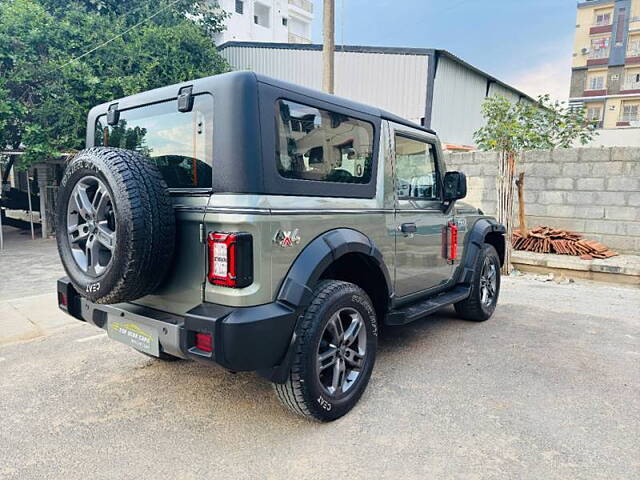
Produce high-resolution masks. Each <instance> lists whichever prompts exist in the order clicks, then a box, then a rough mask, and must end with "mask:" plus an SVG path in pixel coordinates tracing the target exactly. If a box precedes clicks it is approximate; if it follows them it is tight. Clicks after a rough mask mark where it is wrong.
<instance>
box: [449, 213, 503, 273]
mask: <svg viewBox="0 0 640 480" xmlns="http://www.w3.org/2000/svg"><path fill="white" fill-rule="evenodd" d="M505 231H506V230H505V228H504V225H502V224H501V223H498V221H497V220H496V219H495V218H492V217H482V218H479V219H478V220H476V221H475V222H474V223H473V225H472V226H471V227H470V228H469V231H468V232H467V235H466V236H465V247H464V258H463V260H462V262H461V264H460V271H459V277H458V283H469V282H470V281H471V279H472V278H473V272H474V268H475V259H476V257H477V256H478V254H479V253H480V250H481V249H482V246H483V245H484V244H485V243H488V244H490V245H492V246H493V247H494V248H495V249H496V251H497V252H498V257H499V258H500V266H502V265H503V264H504V256H505V248H506V245H505V238H504V234H505Z"/></svg>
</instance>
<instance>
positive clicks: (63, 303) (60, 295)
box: [58, 292, 69, 308]
mask: <svg viewBox="0 0 640 480" xmlns="http://www.w3.org/2000/svg"><path fill="white" fill-rule="evenodd" d="M58 305H60V306H61V307H65V308H66V307H68V306H69V304H68V300H67V296H66V295H65V294H64V293H62V292H58Z"/></svg>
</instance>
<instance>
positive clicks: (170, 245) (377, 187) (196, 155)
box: [57, 72, 505, 421]
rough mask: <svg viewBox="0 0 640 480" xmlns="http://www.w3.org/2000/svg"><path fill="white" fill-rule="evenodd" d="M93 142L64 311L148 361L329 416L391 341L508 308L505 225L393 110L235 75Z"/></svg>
mask: <svg viewBox="0 0 640 480" xmlns="http://www.w3.org/2000/svg"><path fill="white" fill-rule="evenodd" d="M86 142H87V149H86V150H84V151H82V152H80V153H79V154H78V155H77V156H75V158H73V159H72V160H71V161H70V163H69V164H68V166H67V168H66V172H65V175H64V179H63V181H62V183H61V186H60V195H59V199H58V204H57V205H58V210H57V225H58V232H59V233H58V237H57V238H58V248H59V252H60V257H61V259H62V263H63V264H64V267H65V269H66V272H67V275H68V276H67V277H65V278H63V279H60V280H59V281H58V301H59V306H60V308H62V309H63V310H65V311H67V312H68V313H69V314H70V315H72V316H74V317H75V318H77V319H78V320H81V321H85V322H88V323H91V324H93V325H95V326H97V327H99V328H102V329H104V330H106V331H107V332H108V334H109V336H110V337H112V338H114V339H116V340H119V341H122V342H124V343H126V344H127V345H130V346H132V347H134V348H136V349H138V350H140V351H141V352H143V353H145V354H147V355H151V356H154V357H158V358H160V359H164V360H174V359H177V358H183V359H193V360H197V361H201V362H204V363H208V364H217V365H220V366H222V367H224V368H226V369H228V370H231V371H257V372H258V373H259V374H260V375H262V376H263V377H265V378H267V379H269V380H270V381H272V382H273V383H274V385H275V391H276V393H277V395H278V396H279V398H280V399H281V400H282V402H283V403H284V404H285V405H286V406H287V407H289V408H290V409H291V410H293V411H294V412H296V413H299V414H302V415H305V416H309V417H313V418H316V419H319V420H322V421H330V420H334V419H336V418H339V417H340V416H342V415H344V414H345V413H347V412H348V411H349V410H350V409H351V408H352V407H353V406H354V405H355V403H356V402H357V401H358V399H359V397H360V396H361V395H362V392H363V391H364V389H365V388H366V385H367V383H368V381H369V377H370V376H371V372H372V369H373V365H374V362H375V357H376V345H377V336H378V332H379V330H380V329H381V328H384V327H386V326H391V325H404V324H406V323H408V322H411V321H413V320H416V319H418V318H421V317H423V316H425V315H427V314H429V313H432V312H434V311H436V310H438V309H439V308H441V307H443V306H445V305H448V304H454V305H455V309H456V311H457V312H458V314H460V315H461V316H462V317H464V318H467V319H469V320H475V321H482V320H486V319H488V318H489V317H490V316H491V315H492V313H493V311H494V309H495V307H496V302H497V299H498V293H499V289H500V266H501V264H502V262H503V258H504V249H505V243H504V228H503V227H502V226H501V225H499V224H498V223H497V222H496V221H495V220H494V219H493V218H491V217H487V216H485V215H483V213H482V212H481V211H480V210H478V209H476V208H473V207H471V206H469V205H465V204H462V203H460V202H456V201H457V200H459V199H461V198H463V197H464V196H465V194H466V179H465V176H464V174H462V173H459V172H447V171H446V168H445V165H444V162H443V159H442V155H441V150H440V144H439V142H438V138H437V137H436V135H435V133H434V132H433V131H431V130H429V129H426V128H422V127H420V126H419V125H416V124H413V123H411V122H408V121H406V120H404V119H402V118H399V117H397V116H395V115H393V114H390V113H387V112H384V111H381V110H379V109H377V108H372V107H369V106H366V105H362V104H358V103H354V102H351V101H348V100H344V99H340V98H337V97H334V96H331V95H326V94H324V93H320V92H317V91H313V90H309V89H306V88H302V87H299V86H296V85H291V84H288V83H283V82H280V81H278V80H274V79H271V78H267V77H264V76H260V75H255V74H253V73H248V72H236V73H229V74H224V75H219V76H215V77H210V78H204V79H200V80H195V81H193V82H187V83H185V84H181V85H175V86H169V87H165V88H161V89H158V90H153V91H149V92H145V93H141V94H138V95H134V96H131V97H127V98H123V99H120V100H117V101H114V102H111V103H108V104H104V105H100V106H97V107H95V108H93V109H92V110H91V112H90V113H89V117H88V122H87V140H86Z"/></svg>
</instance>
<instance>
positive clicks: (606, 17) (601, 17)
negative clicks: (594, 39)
mask: <svg viewBox="0 0 640 480" xmlns="http://www.w3.org/2000/svg"><path fill="white" fill-rule="evenodd" d="M593 24H594V25H596V26H604V25H611V12H597V11H596V14H595V20H594V22H593Z"/></svg>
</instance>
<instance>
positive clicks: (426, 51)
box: [218, 41, 536, 102]
mask: <svg viewBox="0 0 640 480" xmlns="http://www.w3.org/2000/svg"><path fill="white" fill-rule="evenodd" d="M229 47H249V48H271V49H277V50H311V51H319V50H322V45H320V44H317V43H278V42H239V41H231V42H225V43H223V44H222V45H220V46H218V50H224V49H225V48H229ZM335 50H336V52H353V53H381V54H385V53H386V54H389V55H394V54H395V55H432V56H440V57H446V58H448V59H450V60H452V61H454V62H456V63H459V64H460V65H462V66H464V67H465V68H467V69H469V70H471V71H472V72H474V73H477V74H478V75H481V76H483V77H485V78H486V79H487V80H489V81H490V82H493V83H496V84H498V85H501V86H503V87H505V88H507V89H509V90H512V91H513V92H515V93H516V94H518V95H519V96H520V97H522V98H526V99H528V100H530V101H532V102H536V100H535V99H534V98H533V97H531V96H530V95H527V94H526V93H524V92H522V91H521V90H518V89H517V88H514V87H513V86H511V85H509V84H507V83H505V82H503V81H502V80H499V79H498V78H496V77H494V76H493V75H490V74H488V73H486V72H484V71H483V70H480V69H479V68H477V67H474V66H473V65H471V64H470V63H468V62H465V61H464V60H462V59H461V58H460V57H458V56H456V55H454V54H453V53H451V52H449V51H448V50H442V49H438V48H415V47H376V46H366V45H336V49H335Z"/></svg>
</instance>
